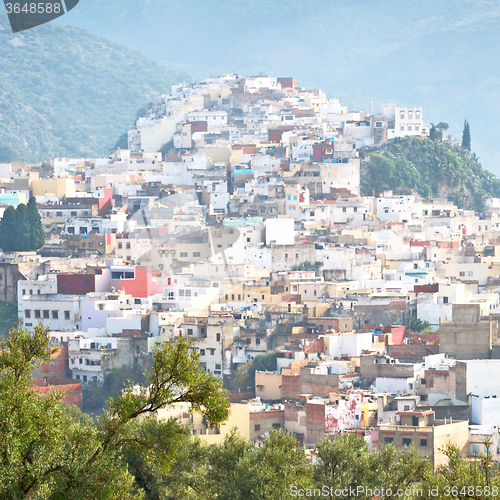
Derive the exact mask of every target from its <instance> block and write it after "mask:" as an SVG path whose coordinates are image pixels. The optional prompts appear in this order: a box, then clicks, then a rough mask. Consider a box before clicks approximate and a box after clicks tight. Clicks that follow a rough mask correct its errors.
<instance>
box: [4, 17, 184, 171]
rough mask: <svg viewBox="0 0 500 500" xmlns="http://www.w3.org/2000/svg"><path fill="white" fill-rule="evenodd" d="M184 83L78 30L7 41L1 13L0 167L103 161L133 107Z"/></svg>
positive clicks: (53, 29) (53, 28)
mask: <svg viewBox="0 0 500 500" xmlns="http://www.w3.org/2000/svg"><path fill="white" fill-rule="evenodd" d="M186 78H190V77H189V75H187V74H183V75H181V74H178V73H175V72H172V71H167V70H166V69H165V68H164V67H163V66H161V65H159V64H158V63H156V62H153V61H151V60H149V59H147V58H146V57H145V56H144V55H142V54H140V53H138V52H136V51H134V50H131V49H129V48H127V47H125V46H123V45H119V44H117V43H115V42H111V41H109V40H106V39H104V38H101V37H98V36H96V35H94V34H92V33H89V32H86V31H84V30H82V29H80V28H75V27H65V26H58V25H55V24H53V23H51V24H47V25H43V26H39V27H38V28H34V29H32V30H29V31H24V32H22V33H18V34H16V35H13V34H12V32H11V30H10V26H9V24H8V21H7V16H6V14H5V12H0V161H14V160H26V161H40V160H42V158H46V159H47V158H48V157H49V156H54V155H58V156H83V155H102V154H106V153H108V152H109V148H111V147H113V146H114V144H115V143H116V141H117V139H118V138H119V136H120V134H121V133H122V132H123V130H124V129H125V128H127V126H129V125H131V124H132V123H133V121H134V119H135V116H136V113H137V110H138V109H139V108H140V107H142V106H144V105H145V104H147V102H148V101H154V100H158V98H159V95H160V94H161V93H164V92H167V91H169V90H170V87H171V85H172V84H173V83H176V82H178V81H180V80H185V79H186Z"/></svg>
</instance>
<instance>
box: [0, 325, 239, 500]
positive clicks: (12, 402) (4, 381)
mask: <svg viewBox="0 0 500 500" xmlns="http://www.w3.org/2000/svg"><path fill="white" fill-rule="evenodd" d="M49 342H50V336H49V333H48V331H47V330H45V329H43V328H42V327H41V326H37V327H36V328H35V331H34V333H30V332H28V331H26V330H23V329H20V328H17V329H13V330H12V331H11V333H10V335H9V337H8V338H7V340H3V341H0V429H2V440H1V442H0V457H2V458H1V459H2V467H0V497H1V498H6V499H26V498H34V499H35V498H36V499H41V500H43V499H51V500H63V499H64V500H66V499H69V500H73V499H74V500H77V499H78V500H80V499H89V500H90V499H100V500H114V499H116V500H118V499H123V498H130V499H132V498H136V499H139V498H141V497H142V491H141V490H140V489H139V488H138V486H137V485H136V484H135V485H134V480H133V476H132V475H131V474H130V473H129V471H128V469H127V463H126V461H125V459H124V453H125V452H126V451H127V450H133V451H134V452H136V453H140V454H141V455H142V456H143V457H144V459H145V460H146V462H147V463H153V462H154V463H155V466H156V467H158V470H160V471H161V472H162V473H163V474H166V473H167V472H168V470H169V468H170V467H171V465H172V463H173V456H174V455H175V452H176V448H177V445H176V443H177V440H176V439H175V437H176V435H177V434H179V433H180V434H182V430H181V429H180V428H179V425H178V424H177V423H176V422H175V421H173V420H167V421H156V418H155V417H154V415H155V412H156V411H157V410H159V409H161V408H164V407H167V406H169V405H171V404H173V403H176V402H180V403H181V402H184V403H190V404H191V407H192V409H193V411H199V412H200V413H201V414H202V415H204V416H205V417H206V418H207V420H208V421H209V422H210V423H211V424H213V425H219V424H220V423H221V422H222V421H224V420H225V419H226V418H227V411H228V407H229V403H228V401H227V398H226V396H225V393H224V392H223V391H222V388H221V383H220V381H219V380H218V379H216V378H214V377H213V376H212V375H211V374H207V373H204V372H202V371H201V370H200V369H199V355H198V354H197V353H196V352H194V351H193V350H192V349H191V343H190V342H189V341H188V340H187V339H185V338H180V339H178V340H177V341H175V342H171V343H165V344H163V345H161V346H160V347H158V348H157V349H156V350H155V352H154V353H153V366H152V367H151V368H150V369H149V370H148V372H147V386H146V387H140V386H135V387H133V386H131V387H130V388H129V390H128V391H126V392H125V393H124V394H122V395H120V396H118V397H116V398H110V402H109V411H108V412H105V413H103V414H101V416H100V417H99V419H98V421H97V422H96V423H94V422H92V421H91V419H90V417H88V416H85V415H84V414H82V413H81V412H79V411H78V410H75V409H69V408H68V407H67V406H66V405H65V404H63V403H61V402H60V401H59V400H60V398H61V394H59V393H57V392H52V393H49V394H48V395H44V396H41V395H39V394H38V393H37V392H36V391H35V390H33V389H31V388H30V384H31V381H32V379H31V372H32V370H33V368H34V367H36V366H37V365H39V364H40V363H41V362H43V361H45V360H48V359H50V356H51V353H52V352H53V350H52V349H51V348H50V346H49ZM139 417H141V418H140V419H139Z"/></svg>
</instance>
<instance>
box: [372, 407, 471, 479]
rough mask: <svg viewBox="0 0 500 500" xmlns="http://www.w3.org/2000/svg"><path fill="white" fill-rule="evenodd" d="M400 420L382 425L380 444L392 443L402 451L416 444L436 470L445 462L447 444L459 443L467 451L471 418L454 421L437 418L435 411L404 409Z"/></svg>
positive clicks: (455, 444)
mask: <svg viewBox="0 0 500 500" xmlns="http://www.w3.org/2000/svg"><path fill="white" fill-rule="evenodd" d="M397 415H399V417H400V421H399V422H398V423H391V424H381V425H379V443H380V444H387V443H392V444H394V446H395V447H396V448H397V449H398V450H401V449H403V448H404V447H405V446H411V445H415V448H416V449H417V451H418V453H419V455H423V456H427V457H429V458H430V459H431V463H432V465H433V467H434V469H436V468H437V467H439V466H440V465H443V464H445V463H446V461H447V458H446V456H445V455H444V453H443V448H444V447H445V446H446V445H447V444H451V445H454V446H456V447H457V448H458V449H459V450H460V454H461V455H462V456H465V455H466V454H467V444H468V441H469V422H468V420H459V421H456V420H455V421H453V420H452V419H451V418H449V419H444V420H440V419H436V418H435V413H434V412H433V411H432V410H428V411H401V412H398V413H397Z"/></svg>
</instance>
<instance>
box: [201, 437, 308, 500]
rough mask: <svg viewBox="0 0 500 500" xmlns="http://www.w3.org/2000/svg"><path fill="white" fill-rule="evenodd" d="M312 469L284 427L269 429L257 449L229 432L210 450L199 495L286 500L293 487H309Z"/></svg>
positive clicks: (233, 499) (225, 499)
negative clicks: (204, 489)
mask: <svg viewBox="0 0 500 500" xmlns="http://www.w3.org/2000/svg"><path fill="white" fill-rule="evenodd" d="M312 472H313V471H312V468H311V467H310V466H309V465H308V463H307V460H306V455H305V453H304V450H303V449H301V448H298V447H297V441H296V439H295V438H294V437H293V436H292V435H290V434H287V433H286V431H284V430H283V429H279V430H277V429H272V430H270V431H269V433H268V435H267V436H266V438H265V440H264V444H263V446H261V447H260V448H257V449H256V448H255V447H254V446H252V444H251V443H249V442H248V441H245V440H244V439H243V438H241V437H240V436H239V435H238V434H237V433H236V432H232V433H231V434H230V435H228V436H227V437H226V439H225V440H224V443H223V444H222V445H221V446H219V447H216V448H214V449H213V450H212V451H211V452H210V455H209V458H208V469H207V475H206V486H207V489H208V491H207V493H206V494H205V496H203V497H202V498H217V499H218V500H257V499H264V498H265V499H266V500H285V499H288V498H290V497H291V495H290V491H291V487H292V486H296V487H297V488H311V487H312V484H313V482H312Z"/></svg>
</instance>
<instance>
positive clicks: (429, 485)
mask: <svg viewBox="0 0 500 500" xmlns="http://www.w3.org/2000/svg"><path fill="white" fill-rule="evenodd" d="M491 444H492V443H491V441H490V440H485V442H484V443H483V445H484V449H485V450H486V453H484V454H481V455H478V457H477V458H476V459H475V460H465V459H463V458H461V457H460V450H459V449H458V448H457V447H456V446H452V445H446V446H445V447H444V448H442V449H441V450H440V451H442V452H443V454H444V455H445V457H446V459H447V462H446V464H445V465H443V466H441V467H438V469H437V474H436V475H431V476H429V477H428V479H427V481H426V484H425V488H424V490H425V489H426V490H427V491H429V489H431V490H432V489H434V491H439V492H441V493H442V494H444V495H445V496H449V497H450V498H456V499H458V500H466V499H470V498H475V499H476V498H477V499H479V498H481V499H486V500H493V499H495V500H496V499H498V498H499V496H500V477H499V473H500V468H499V466H498V464H495V462H494V461H493V457H492V453H491V451H492V450H491ZM447 492H448V493H447ZM434 497H435V495H434Z"/></svg>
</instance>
